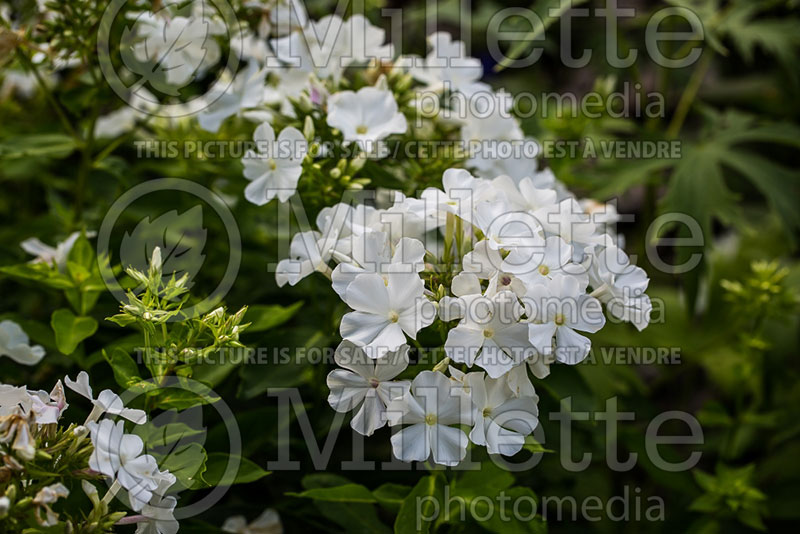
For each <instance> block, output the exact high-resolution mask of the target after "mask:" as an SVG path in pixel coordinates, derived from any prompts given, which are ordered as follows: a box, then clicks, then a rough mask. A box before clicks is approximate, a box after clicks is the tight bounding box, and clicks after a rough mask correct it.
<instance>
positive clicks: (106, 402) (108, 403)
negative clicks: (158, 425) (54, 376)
mask: <svg viewBox="0 0 800 534" xmlns="http://www.w3.org/2000/svg"><path fill="white" fill-rule="evenodd" d="M64 383H65V384H66V385H67V387H68V388H69V389H71V390H72V391H74V392H75V393H78V394H79V395H81V396H83V397H86V398H87V399H89V400H90V401H91V402H92V404H93V405H94V408H92V412H91V413H90V414H89V417H88V418H87V419H86V420H87V421H97V419H99V418H100V416H101V415H103V414H104V413H109V414H111V415H119V416H120V417H123V418H125V419H127V420H128V421H132V422H134V423H136V424H137V425H141V424H143V423H145V422H146V421H147V415H146V414H145V413H144V411H143V410H136V409H133V408H126V407H125V405H124V404H123V402H122V399H121V398H120V397H119V395H117V394H116V393H114V392H113V391H111V390H110V389H104V390H103V391H101V392H100V394H99V395H98V396H97V398H96V399H95V398H94V394H93V393H92V386H91V385H90V384H89V374H88V373H87V372H86V371H81V372H80V373H78V376H77V378H76V379H75V380H72V379H71V378H70V377H68V376H65V377H64Z"/></svg>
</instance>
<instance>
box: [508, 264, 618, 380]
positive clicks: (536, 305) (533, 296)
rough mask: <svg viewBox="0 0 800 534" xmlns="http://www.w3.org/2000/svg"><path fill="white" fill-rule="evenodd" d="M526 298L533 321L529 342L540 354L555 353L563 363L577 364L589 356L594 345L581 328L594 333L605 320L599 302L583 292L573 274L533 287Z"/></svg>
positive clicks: (529, 331)
mask: <svg viewBox="0 0 800 534" xmlns="http://www.w3.org/2000/svg"><path fill="white" fill-rule="evenodd" d="M523 301H524V302H525V308H526V312H527V315H528V317H529V318H530V319H531V320H532V322H531V323H530V324H529V325H528V334H529V336H530V342H531V343H532V344H533V346H534V347H536V350H537V351H538V352H539V354H542V355H550V354H553V353H554V354H555V359H556V360H558V361H559V362H561V363H567V364H576V363H579V362H581V361H582V360H583V359H584V358H586V355H587V354H589V349H591V345H592V344H591V341H589V338H587V337H585V336H582V335H581V334H579V333H578V331H580V332H589V333H594V332H597V331H598V330H600V329H601V328H603V326H604V325H605V323H606V319H605V317H604V316H603V309H602V305H601V304H600V302H599V301H598V300H597V299H596V298H594V297H591V296H589V295H587V294H586V293H584V292H583V290H582V289H581V287H580V282H579V281H578V280H577V279H576V278H574V277H572V276H564V275H556V276H554V277H553V279H552V280H550V281H549V282H548V283H546V284H537V285H533V286H531V287H530V288H529V289H528V294H527V295H526V296H525V298H524V299H523ZM553 336H555V339H556V347H555V350H554V349H553Z"/></svg>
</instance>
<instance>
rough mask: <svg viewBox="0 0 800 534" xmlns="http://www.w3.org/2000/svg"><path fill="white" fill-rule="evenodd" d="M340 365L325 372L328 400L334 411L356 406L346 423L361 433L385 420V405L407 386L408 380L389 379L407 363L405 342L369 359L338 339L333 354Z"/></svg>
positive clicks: (400, 393) (401, 393)
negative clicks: (396, 349)
mask: <svg viewBox="0 0 800 534" xmlns="http://www.w3.org/2000/svg"><path fill="white" fill-rule="evenodd" d="M334 360H335V361H336V363H337V364H338V365H339V366H341V367H344V369H336V370H333V371H331V372H330V374H328V387H329V388H330V390H331V392H330V395H328V403H329V404H330V405H331V407H332V408H333V409H334V410H336V411H337V412H349V411H351V410H355V409H356V408H358V411H357V413H356V414H355V415H354V416H353V419H352V421H351V422H350V426H351V427H352V428H353V430H355V431H356V432H358V433H359V434H363V435H365V436H371V435H372V434H373V433H374V432H375V430H377V429H379V428H381V427H382V426H383V425H385V424H386V405H387V404H389V402H391V401H392V399H395V398H397V397H402V396H403V394H404V393H405V392H406V391H407V390H408V387H409V382H408V381H405V380H403V381H392V379H393V378H395V377H396V376H397V375H399V374H400V373H402V372H403V371H404V370H405V369H406V367H408V345H403V346H401V347H400V350H398V351H397V352H387V353H386V354H384V355H383V356H381V357H380V358H378V359H372V358H370V357H369V356H367V355H366V353H365V352H364V351H363V350H362V349H360V348H359V347H356V346H355V345H353V344H352V343H350V342H349V341H342V343H341V344H340V345H339V347H338V348H337V349H336V353H335V354H334Z"/></svg>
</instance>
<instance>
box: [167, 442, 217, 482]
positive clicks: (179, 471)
mask: <svg viewBox="0 0 800 534" xmlns="http://www.w3.org/2000/svg"><path fill="white" fill-rule="evenodd" d="M159 467H160V468H161V469H162V470H163V469H168V470H169V472H170V473H172V474H173V475H175V478H176V479H177V481H176V483H175V484H176V485H175V486H173V488H174V489H178V488H180V487H184V488H192V487H195V486H196V485H197V484H198V482H200V483H202V482H201V481H202V480H203V473H204V472H205V471H206V451H205V449H203V447H202V446H200V445H199V444H198V443H187V444H181V445H179V446H178V447H175V449H173V450H172V451H170V453H169V454H168V455H167V456H166V458H164V459H163V460H161V461H160V462H159Z"/></svg>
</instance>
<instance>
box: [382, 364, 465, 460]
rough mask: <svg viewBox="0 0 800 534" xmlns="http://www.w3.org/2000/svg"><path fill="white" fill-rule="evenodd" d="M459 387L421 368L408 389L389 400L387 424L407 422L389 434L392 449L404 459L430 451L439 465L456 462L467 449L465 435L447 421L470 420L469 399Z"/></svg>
mask: <svg viewBox="0 0 800 534" xmlns="http://www.w3.org/2000/svg"><path fill="white" fill-rule="evenodd" d="M460 389H461V388H460V387H459V388H454V387H453V386H452V381H451V380H450V379H448V378H447V377H446V376H445V375H443V374H442V373H439V372H436V371H422V372H421V373H419V374H418V375H417V376H416V377H415V378H414V380H413V381H412V382H411V387H410V388H409V391H408V392H407V393H406V394H405V395H403V396H402V397H400V398H399V399H395V400H393V401H392V402H391V403H389V406H388V408H387V415H388V418H389V424H390V425H391V426H396V425H408V426H405V427H404V428H403V429H402V430H400V431H399V432H396V433H395V434H394V435H393V436H392V439H391V441H392V451H393V452H394V455H395V456H396V457H397V458H399V459H400V460H402V461H404V462H413V461H417V462H424V461H425V460H427V459H428V458H429V457H430V456H431V455H432V456H433V461H434V462H435V463H437V464H442V465H450V466H453V465H457V464H458V463H459V462H460V461H461V460H463V459H464V456H465V455H466V453H467V442H468V440H467V436H466V434H464V432H463V431H462V430H461V429H459V428H455V427H453V426H450V425H466V424H470V422H471V413H472V410H471V406H470V401H469V399H468V398H467V397H466V396H465V395H463V393H462V392H461V391H458V390H460Z"/></svg>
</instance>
